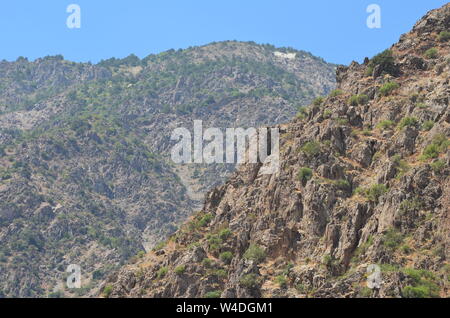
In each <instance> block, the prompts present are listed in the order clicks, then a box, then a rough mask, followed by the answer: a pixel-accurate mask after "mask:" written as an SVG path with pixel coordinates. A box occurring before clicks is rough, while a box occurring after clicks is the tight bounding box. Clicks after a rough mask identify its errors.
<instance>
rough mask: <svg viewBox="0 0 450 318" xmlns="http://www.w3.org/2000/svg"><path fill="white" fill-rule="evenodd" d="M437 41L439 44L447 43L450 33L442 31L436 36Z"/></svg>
mask: <svg viewBox="0 0 450 318" xmlns="http://www.w3.org/2000/svg"><path fill="white" fill-rule="evenodd" d="M438 40H439V41H440V42H447V41H449V40H450V31H442V32H441V33H439V35H438Z"/></svg>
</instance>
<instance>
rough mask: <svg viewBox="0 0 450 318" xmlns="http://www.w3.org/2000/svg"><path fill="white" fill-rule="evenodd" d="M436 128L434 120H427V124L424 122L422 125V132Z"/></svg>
mask: <svg viewBox="0 0 450 318" xmlns="http://www.w3.org/2000/svg"><path fill="white" fill-rule="evenodd" d="M433 127H434V121H432V120H427V121H426V122H424V123H423V124H422V130H424V131H430V130H431V129H433Z"/></svg>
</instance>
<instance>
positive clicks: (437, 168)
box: [431, 160, 445, 173]
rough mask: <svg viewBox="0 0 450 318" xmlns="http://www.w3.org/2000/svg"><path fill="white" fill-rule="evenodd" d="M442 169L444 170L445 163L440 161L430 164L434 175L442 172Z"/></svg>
mask: <svg viewBox="0 0 450 318" xmlns="http://www.w3.org/2000/svg"><path fill="white" fill-rule="evenodd" d="M444 168H445V162H444V161H442V160H436V161H435V162H433V163H432V164H431V169H433V171H434V172H435V173H439V172H441V171H442V170H444Z"/></svg>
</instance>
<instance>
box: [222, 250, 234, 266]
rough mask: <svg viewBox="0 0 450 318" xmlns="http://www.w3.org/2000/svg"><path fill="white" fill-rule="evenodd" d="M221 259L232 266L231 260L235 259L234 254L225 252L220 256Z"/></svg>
mask: <svg viewBox="0 0 450 318" xmlns="http://www.w3.org/2000/svg"><path fill="white" fill-rule="evenodd" d="M220 259H221V260H222V262H224V263H225V264H230V263H231V260H232V259H233V254H232V253H231V252H223V253H222V254H220Z"/></svg>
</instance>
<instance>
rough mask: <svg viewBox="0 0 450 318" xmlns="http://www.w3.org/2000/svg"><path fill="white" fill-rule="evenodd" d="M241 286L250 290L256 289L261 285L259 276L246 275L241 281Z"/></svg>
mask: <svg viewBox="0 0 450 318" xmlns="http://www.w3.org/2000/svg"><path fill="white" fill-rule="evenodd" d="M239 284H240V285H241V286H242V287H245V288H248V289H253V288H256V287H258V285H259V276H258V275H256V274H247V275H244V276H242V277H241V279H239Z"/></svg>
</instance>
